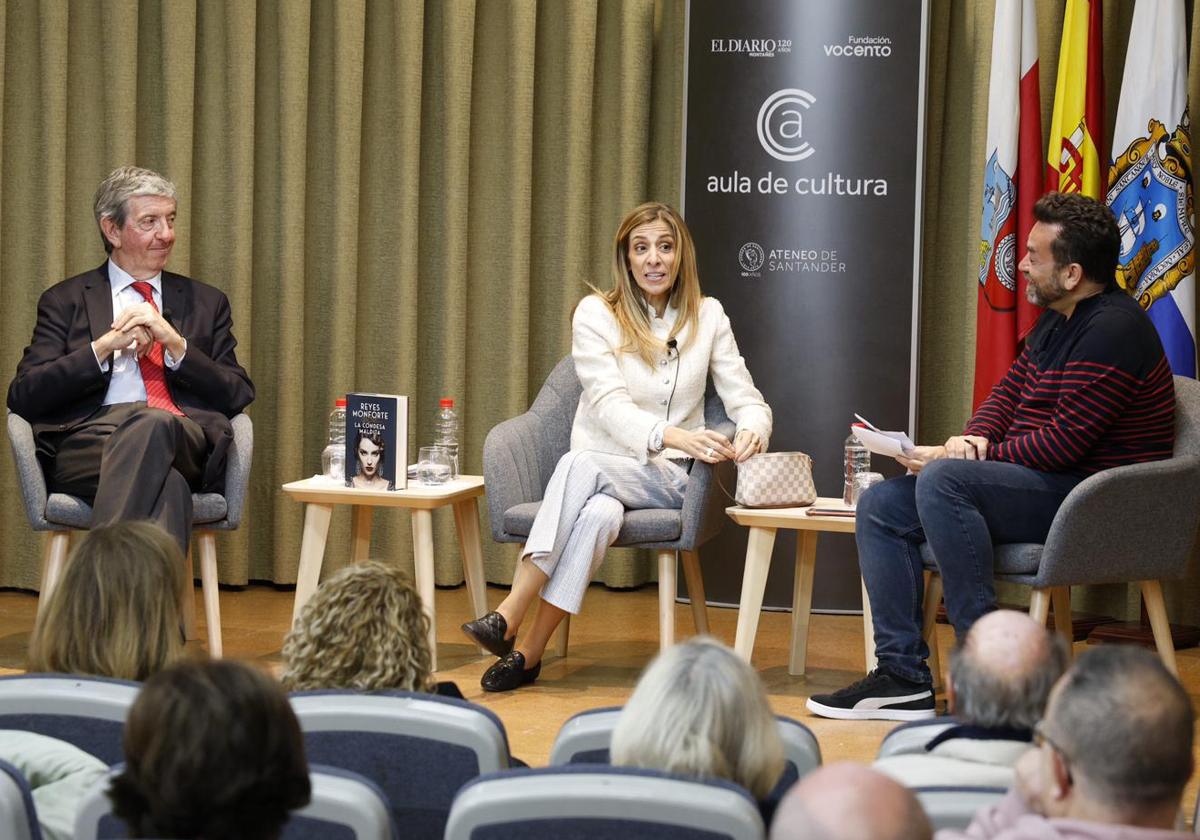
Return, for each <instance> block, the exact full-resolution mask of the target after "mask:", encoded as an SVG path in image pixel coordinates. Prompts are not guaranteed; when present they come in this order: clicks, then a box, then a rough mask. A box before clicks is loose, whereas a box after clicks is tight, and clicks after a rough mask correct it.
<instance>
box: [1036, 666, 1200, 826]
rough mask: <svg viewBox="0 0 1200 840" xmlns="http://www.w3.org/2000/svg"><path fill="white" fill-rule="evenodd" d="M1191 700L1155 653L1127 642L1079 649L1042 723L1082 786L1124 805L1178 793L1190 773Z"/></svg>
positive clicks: (1167, 798) (1143, 803) (1165, 799)
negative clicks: (1079, 652) (1128, 644)
mask: <svg viewBox="0 0 1200 840" xmlns="http://www.w3.org/2000/svg"><path fill="white" fill-rule="evenodd" d="M1193 719H1194V718H1193V712H1192V704H1191V701H1190V700H1189V698H1188V695H1187V692H1186V691H1184V689H1183V686H1182V685H1180V684H1179V680H1177V679H1176V678H1175V677H1174V676H1173V675H1172V674H1171V672H1170V671H1168V670H1167V669H1166V667H1164V666H1163V664H1162V662H1160V661H1159V659H1158V657H1157V656H1155V655H1154V654H1152V653H1150V652H1149V651H1147V650H1143V649H1141V648H1138V647H1130V646H1125V645H1104V646H1101V647H1096V648H1090V649H1089V650H1087V651H1085V652H1084V653H1082V654H1081V655H1080V656H1079V658H1078V659H1077V660H1076V661H1075V665H1074V666H1073V667H1072V668H1071V670H1070V671H1068V672H1067V674H1066V676H1064V677H1063V679H1062V682H1061V683H1060V687H1059V689H1058V691H1057V692H1056V694H1055V697H1054V701H1053V703H1052V704H1051V709H1050V717H1049V719H1048V720H1047V722H1046V726H1047V735H1048V737H1050V738H1051V739H1052V740H1053V741H1054V742H1055V743H1056V744H1057V745H1058V746H1059V747H1061V748H1062V751H1063V753H1064V757H1065V758H1066V759H1067V761H1069V762H1070V764H1071V766H1072V768H1074V769H1075V770H1076V771H1077V772H1076V776H1077V777H1078V776H1082V777H1083V778H1082V780H1080V779H1078V778H1077V779H1076V782H1077V783H1082V785H1083V786H1084V788H1085V790H1087V789H1088V788H1089V787H1090V788H1091V790H1089V791H1088V792H1089V793H1092V794H1093V795H1095V796H1100V797H1105V798H1108V799H1110V800H1112V801H1114V802H1117V803H1120V804H1122V805H1125V806H1133V807H1135V808H1136V807H1145V806H1155V805H1159V804H1162V803H1166V802H1170V801H1172V800H1174V799H1178V798H1179V797H1180V796H1181V795H1182V793H1183V788H1184V785H1186V784H1187V781H1188V779H1189V778H1190V777H1191V775H1192V737H1193V736H1192V727H1193Z"/></svg>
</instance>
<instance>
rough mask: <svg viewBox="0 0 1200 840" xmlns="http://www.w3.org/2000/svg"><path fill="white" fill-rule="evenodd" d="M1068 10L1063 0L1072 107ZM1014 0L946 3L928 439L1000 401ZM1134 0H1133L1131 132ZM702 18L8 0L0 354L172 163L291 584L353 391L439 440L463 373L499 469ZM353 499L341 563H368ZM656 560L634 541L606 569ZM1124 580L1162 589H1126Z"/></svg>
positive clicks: (1123, 10)
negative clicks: (993, 128) (309, 502)
mask: <svg viewBox="0 0 1200 840" xmlns="http://www.w3.org/2000/svg"><path fill="white" fill-rule="evenodd" d="M1192 5H1193V0H1188V11H1189V21H1192V23H1191V24H1190V28H1191V33H1190V34H1191V44H1192V50H1193V52H1192V61H1191V74H1190V77H1189V78H1190V90H1191V92H1192V95H1193V100H1194V101H1198V102H1200V69H1198V68H1200V56H1198V54H1197V52H1196V43H1197V38H1196V37H1195V35H1196V34H1197V27H1196V25H1195V23H1194V18H1193V17H1192V16H1191V12H1192ZM1064 6H1065V0H1045V1H1044V2H1041V3H1040V4H1039V14H1038V18H1039V21H1038V23H1039V39H1040V58H1041V61H1040V69H1041V83H1042V105H1043V110H1044V114H1043V125H1044V126H1046V127H1048V126H1049V112H1050V107H1051V104H1052V96H1053V87H1054V79H1055V69H1056V57H1057V53H1058V36H1059V32H1060V28H1061V23H1062V16H1063V9H1064ZM992 9H993V4H992V2H991V0H968V2H962V0H958V1H957V2H955V1H954V0H931V3H930V26H931V28H930V51H929V73H928V77H929V95H928V115H927V138H928V139H927V171H926V202H925V208H926V216H925V223H924V242H923V253H924V270H923V279H922V283H923V288H922V323H921V331H922V332H921V392H920V406H919V409H920V431H921V436H922V438H924V439H926V440H937V439H943V438H945V437H946V436H948V435H949V434H952V433H954V432H956V431H958V430H959V429H960V427H961V425H962V423H963V421H964V419H965V418H966V416H967V414H968V412H969V410H970V399H971V371H972V370H973V364H974V361H973V354H974V324H975V298H976V291H975V282H974V279H973V278H974V275H975V270H976V269H975V263H976V241H977V239H978V230H977V227H978V207H979V205H980V201H981V189H982V183H981V179H980V170H981V162H982V161H981V156H982V151H983V143H984V132H985V128H986V119H987V113H986V112H987V83H988V71H989V67H988V56H989V55H990V46H991V29H992ZM1132 10H1133V3H1132V2H1131V0H1118V2H1114V1H1113V0H1109V2H1108V3H1107V4H1106V8H1105V18H1104V36H1105V37H1104V50H1105V60H1104V66H1105V74H1106V80H1107V101H1108V106H1109V120H1108V125H1109V126H1110V127H1111V124H1112V116H1113V115H1114V114H1115V111H1116V103H1117V95H1118V92H1119V89H1120V79H1121V70H1122V67H1123V64H1124V58H1125V45H1126V39H1127V37H1128V28H1129V21H1130V18H1131V16H1132ZM684 16H685V3H684V2H683V0H541V2H538V1H537V0H473V1H472V0H428V1H427V2H420V0H392V2H375V0H372V2H366V1H365V0H258V2H254V3H251V2H243V0H170V1H169V2H164V0H157V2H152V0H143V1H142V2H138V0H105V2H104V3H96V2H91V0H74V1H73V2H64V0H7V1H6V2H0V45H2V47H0V49H2V52H0V62H2V63H3V72H2V73H0V102H2V107H0V231H3V234H2V235H0V300H3V306H0V326H2V327H3V331H2V333H0V358H3V359H6V360H8V361H7V362H6V364H7V365H8V369H9V370H10V371H11V370H13V369H15V366H16V362H17V360H18V359H19V357H20V353H21V349H22V348H23V347H24V345H25V343H26V341H27V340H28V336H29V335H30V332H31V329H32V326H33V316H34V306H35V303H36V300H37V297H38V295H39V294H40V293H41V291H42V290H43V289H45V288H46V287H47V286H49V285H50V284H51V283H53V282H56V281H57V280H59V279H61V278H63V277H66V276H69V275H71V274H75V273H77V272H80V271H83V270H86V269H88V268H91V267H94V266H96V265H98V264H99V263H100V262H101V261H102V260H103V250H102V248H101V245H100V241H99V237H98V234H97V232H96V228H95V223H94V221H93V219H92V216H91V196H92V193H93V191H94V189H95V186H96V184H97V183H99V181H100V179H101V178H103V176H104V175H105V174H106V173H107V172H108V171H109V170H111V169H112V168H114V167H115V166H117V165H119V164H123V163H129V162H135V163H139V164H141V165H144V166H149V167H152V168H155V169H158V170H160V171H162V172H164V173H165V174H167V175H168V176H169V177H171V178H172V179H173V180H174V181H175V182H176V184H177V185H178V187H179V189H180V203H179V210H180V213H179V223H178V233H179V236H178V244H177V245H176V248H175V254H174V256H173V257H172V262H171V266H170V267H171V268H172V269H173V270H175V271H179V272H182V273H185V274H189V275H191V276H194V277H196V278H198V279H201V280H205V281H206V282H209V283H212V284H214V285H216V286H219V287H220V288H222V289H223V290H225V291H226V293H227V294H228V295H229V297H230V300H231V302H232V305H233V312H234V319H235V332H236V334H237V336H238V338H239V339H240V342H241V343H240V345H239V348H238V349H239V358H240V360H241V361H242V362H243V364H244V365H245V366H246V368H247V369H248V370H249V371H250V372H251V375H252V376H253V378H254V381H255V384H256V385H257V386H258V398H257V400H256V401H255V403H254V404H253V405H252V406H251V408H250V410H249V413H250V415H251V416H252V418H253V419H254V423H255V457H254V469H253V473H252V479H251V492H250V498H249V501H248V510H247V515H246V519H245V521H244V523H243V525H242V528H241V530H240V531H238V532H237V533H236V534H232V535H228V536H223V537H222V538H221V539H220V541H219V549H218V551H219V555H218V556H219V562H220V571H221V579H222V580H223V581H225V582H228V583H233V584H239V583H244V582H245V581H247V580H249V579H262V580H271V581H276V582H280V583H288V582H292V581H294V580H295V574H296V563H297V558H298V555H299V543H300V531H301V523H302V511H301V509H300V506H299V505H298V504H296V503H295V502H293V501H291V500H290V499H288V498H286V497H285V496H284V495H283V494H282V493H281V492H280V490H279V486H280V485H281V484H283V483H285V482H287V481H290V480H293V479H296V478H299V477H303V476H307V475H311V474H313V473H315V472H316V471H317V470H318V469H319V455H320V451H321V448H322V447H323V445H324V443H325V429H326V416H327V414H328V411H329V409H330V408H331V406H332V402H333V399H334V397H335V396H338V395H340V394H343V393H345V392H347V391H350V390H364V391H382V392H391V393H402V394H407V395H409V398H410V407H411V410H412V415H411V431H410V439H409V447H410V452H411V451H415V447H416V446H419V445H420V444H421V443H425V442H428V441H429V440H430V439H431V438H432V432H433V428H432V426H433V416H434V412H435V409H436V406H437V400H438V398H439V397H442V396H452V397H454V398H455V400H456V403H457V404H458V406H459V408H460V412H461V415H462V419H463V423H464V429H463V457H464V468H465V470H467V471H470V472H479V471H480V470H481V457H480V453H481V449H482V445H483V439H484V437H485V435H486V434H487V431H488V429H490V428H491V427H492V426H493V425H495V424H496V423H497V422H499V421H500V420H503V419H505V418H507V417H511V416H513V415H515V414H518V413H520V412H521V411H523V410H525V408H526V407H527V406H528V404H529V402H530V401H531V400H532V398H533V396H534V395H535V394H536V393H537V390H538V387H539V386H540V384H541V382H542V380H543V378H544V377H545V375H546V374H547V373H548V372H549V370H550V369H551V367H553V365H554V363H555V362H556V361H557V360H558V359H559V358H560V357H561V356H562V355H563V354H564V353H566V352H567V349H568V347H569V339H570V336H569V327H570V324H569V317H570V313H571V311H572V309H573V307H574V305H575V303H576V301H578V299H579V298H580V297H581V296H582V295H583V294H584V293H585V292H586V288H587V284H589V283H592V284H600V285H604V284H605V283H606V282H607V271H606V269H607V260H606V256H607V253H608V248H609V245H610V240H611V237H612V233H613V230H614V229H615V226H616V223H617V220H618V219H619V217H620V215H621V214H622V213H623V212H624V211H625V210H627V209H628V208H629V207H631V206H633V205H634V204H636V203H638V202H640V201H643V200H646V199H650V198H654V199H661V200H665V201H668V202H672V203H676V202H677V200H678V191H679V167H680V147H681V127H682V114H681V104H682V100H683V56H684V25H685V24H684ZM1110 130H1111V129H1110ZM779 408H781V409H784V408H786V407H779ZM0 460H3V465H2V466H0V492H2V493H3V497H4V498H5V499H6V500H7V502H8V503H7V504H5V505H4V506H3V507H2V508H0V541H2V543H3V545H4V546H5V548H4V549H3V550H2V551H0V586H16V587H25V588H31V589H33V588H37V586H38V578H39V560H40V552H41V548H40V544H39V541H38V539H37V537H36V535H34V534H32V532H31V531H30V529H29V527H28V524H27V522H26V521H25V518H24V515H23V511H22V509H21V507H20V505H19V504H18V503H17V497H16V492H17V490H16V481H15V476H14V472H13V469H12V466H11V461H10V460H9V459H0ZM484 515H485V516H486V512H485V514H484ZM346 519H347V517H346V515H345V513H344V512H342V513H341V515H340V516H335V520H334V523H335V524H334V527H333V529H332V531H331V534H330V543H329V550H328V552H327V559H326V565H325V569H326V572H327V573H328V571H329V570H331V569H336V568H338V567H339V566H340V565H341V564H342V563H344V562H345V559H346V554H347V551H346V543H347V542H348V535H349V527H348V522H347V521H346ZM435 520H436V522H437V526H436V527H437V530H436V534H435V538H436V544H435V545H436V551H437V556H438V563H437V580H438V582H439V583H441V584H454V583H457V582H459V581H460V580H461V578H462V574H461V566H460V562H459V555H458V551H457V546H456V541H455V539H454V536H453V526H452V519H451V517H450V515H449V514H448V513H446V514H445V515H442V516H438V517H435ZM481 524H483V525H484V535H485V536H484V541H483V542H484V547H485V558H486V564H487V574H488V578H489V579H490V580H493V581H498V582H506V581H508V580H509V579H510V576H511V571H512V562H513V555H512V553H511V551H510V550H506V549H505V547H503V546H496V545H493V544H491V541H490V540H489V539H488V538H487V533H488V531H487V528H486V523H481ZM373 553H374V554H375V555H376V556H378V557H381V558H383V559H389V560H392V561H394V562H397V563H400V564H403V565H405V566H408V565H409V564H411V562H412V560H411V557H412V549H411V534H410V529H409V524H408V521H407V518H406V517H405V516H404V515H403V514H402V513H398V512H380V513H378V514H377V515H376V525H375V545H374V550H373ZM651 574H652V570H651V568H650V564H649V563H648V562H647V561H646V559H645V558H644V557H640V556H638V555H637V554H634V553H631V552H624V551H614V552H612V556H611V557H610V558H609V560H608V562H606V563H605V565H604V566H603V567H602V570H601V573H600V577H601V579H603V580H604V581H605V582H606V583H609V584H612V585H618V586H630V585H636V584H639V583H642V582H644V581H645V580H647V579H648V578H649V577H650V575H651ZM1197 588H1198V587H1197V586H1196V584H1195V583H1194V582H1192V581H1188V582H1186V583H1185V584H1183V585H1180V586H1176V587H1174V588H1173V589H1172V590H1171V591H1170V593H1169V597H1171V599H1172V601H1173V603H1172V607H1173V611H1172V615H1173V616H1176V617H1180V618H1185V619H1188V620H1191V621H1200V607H1198V606H1192V605H1193V604H1196V603H1198V602H1200V599H1197V598H1195V597H1193V596H1194V594H1195V591H1196V589H1197ZM1081 597H1082V596H1081ZM1097 598H1099V599H1101V600H1102V601H1103V602H1104V605H1105V606H1106V607H1107V608H1109V609H1110V610H1111V609H1119V610H1122V611H1125V610H1127V609H1128V608H1129V605H1130V603H1131V602H1130V601H1129V596H1127V594H1126V589H1125V587H1119V588H1101V591H1100V592H1099V593H1098V594H1093V595H1092V596H1089V597H1088V599H1087V600H1089V602H1091V601H1094V600H1096V599H1097Z"/></svg>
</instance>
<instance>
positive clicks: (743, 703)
mask: <svg viewBox="0 0 1200 840" xmlns="http://www.w3.org/2000/svg"><path fill="white" fill-rule="evenodd" d="M611 754H612V763H613V764H615V765H626V766H631V767H647V768H653V769H657V770H666V771H669V772H674V773H681V774H684V775H688V776H696V777H699V778H714V777H715V778H721V779H727V780H729V781H731V782H734V783H736V784H739V785H741V786H742V787H744V788H746V789H747V790H749V791H750V792H751V793H752V794H754V796H756V797H757V798H759V799H763V798H765V797H766V796H767V794H768V793H770V792H771V789H772V788H773V787H774V786H775V784H776V782H778V781H779V776H780V774H781V773H782V772H783V767H784V757H783V742H782V741H781V740H780V738H779V727H778V724H777V723H776V722H775V716H774V715H773V714H772V713H771V707H770V705H769V704H768V703H767V694H766V691H765V690H764V689H763V685H762V682H761V681H760V680H759V678H758V674H756V673H755V672H754V671H753V670H752V669H751V668H750V666H749V665H748V664H747V663H746V662H744V661H743V660H742V659H741V657H739V656H738V655H737V654H735V653H734V652H733V651H732V650H730V649H729V648H727V647H725V646H724V645H723V644H721V643H720V642H718V641H716V640H715V639H712V638H710V637H704V636H701V637H697V638H693V639H689V640H688V641H687V642H685V643H684V644H681V645H676V646H675V647H672V648H668V649H667V650H665V651H663V652H662V653H661V654H659V656H658V658H657V659H655V660H654V662H652V663H651V664H650V667H648V668H647V669H646V671H645V672H644V673H643V674H642V677H641V679H640V680H638V684H637V687H636V688H635V689H634V690H633V696H632V697H630V698H629V702H628V703H627V704H626V706H625V709H624V710H623V711H622V712H621V717H620V719H619V720H618V721H617V727H616V729H615V730H613V738H612V750H611Z"/></svg>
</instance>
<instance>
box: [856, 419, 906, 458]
mask: <svg viewBox="0 0 1200 840" xmlns="http://www.w3.org/2000/svg"><path fill="white" fill-rule="evenodd" d="M854 416H855V417H858V415H857V414H856V415H854ZM859 419H860V420H862V418H861V417H859ZM863 422H864V423H865V422H867V421H865V420H863ZM850 431H851V432H853V433H854V436H855V437H856V438H858V440H859V442H860V443H861V444H862V445H863V446H865V447H867V449H869V450H871V451H872V452H874V453H876V454H877V455H887V456H888V457H889V458H895V457H896V456H897V455H904V454H907V453H909V452H912V450H913V442H912V441H911V440H910V439H909V437H908V435H907V434H906V433H905V432H885V431H881V430H880V429H876V428H875V427H874V426H871V427H869V428H868V427H867V426H851V427H850Z"/></svg>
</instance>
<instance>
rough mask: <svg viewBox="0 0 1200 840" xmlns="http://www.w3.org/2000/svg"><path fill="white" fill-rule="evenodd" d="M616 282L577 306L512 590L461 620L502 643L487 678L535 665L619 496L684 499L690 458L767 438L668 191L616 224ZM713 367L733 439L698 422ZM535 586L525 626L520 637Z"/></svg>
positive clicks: (735, 453) (759, 406)
mask: <svg viewBox="0 0 1200 840" xmlns="http://www.w3.org/2000/svg"><path fill="white" fill-rule="evenodd" d="M612 273H613V288H612V290H611V291H608V292H596V293H595V294H591V295H588V296H587V297H585V298H584V299H583V300H582V301H580V303H579V306H578V307H577V308H576V310H575V316H574V319H573V321H572V341H571V355H572V356H573V357H574V360H575V371H576V373H577V374H578V376H579V381H580V383H581V384H582V385H583V393H582V394H581V395H580V397H579V407H578V408H577V409H576V411H575V422H574V425H573V427H572V429H571V451H570V452H568V453H567V454H566V455H564V456H563V457H562V459H561V460H560V461H559V462H558V466H557V467H556V468H555V471H554V475H553V476H552V477H551V479H550V483H549V484H548V485H547V487H546V493H545V498H544V499H543V501H542V506H541V508H540V509H539V510H538V514H537V517H536V518H535V519H534V522H533V527H532V529H531V531H530V534H529V540H528V542H527V543H526V544H525V548H524V551H523V553H522V555H521V560H520V561H519V567H518V569H517V573H516V575H515V579H514V582H513V588H512V591H511V592H510V593H509V595H508V597H506V598H505V599H504V600H503V601H502V602H501V603H500V605H499V606H498V607H497V608H496V610H495V612H489V613H488V614H487V615H485V616H482V617H481V618H478V619H475V620H474V621H470V622H467V623H466V624H464V625H463V631H464V632H465V633H466V634H467V635H468V636H470V637H471V638H472V639H474V640H475V641H476V642H478V643H479V644H481V645H483V646H484V647H486V648H487V649H488V650H490V651H491V652H492V653H494V654H496V655H497V656H499V657H501V658H500V661H499V662H497V663H495V664H494V665H492V667H491V668H489V669H488V671H487V673H485V674H484V675H483V679H482V685H483V687H484V689H486V690H488V691H508V690H510V689H513V688H517V687H518V686H521V685H525V684H527V683H531V682H533V681H534V680H535V679H537V676H538V674H539V673H540V671H541V661H542V653H543V651H544V650H545V648H546V644H547V642H548V641H549V639H550V637H551V635H552V634H553V632H554V630H555V628H556V627H558V624H559V622H560V621H562V619H563V617H564V616H566V615H567V614H568V613H576V612H578V611H579V606H580V603H581V602H582V600H583V593H584V591H585V590H586V589H587V586H588V583H589V582H590V581H591V578H592V574H593V572H594V571H595V569H596V567H597V566H599V565H600V562H601V561H602V560H603V559H604V551H605V549H607V548H608V546H610V545H612V543H613V542H614V541H615V540H616V538H617V533H618V531H620V528H621V520H622V518H623V516H624V514H625V510H626V509H641V508H671V507H676V508H677V507H680V506H681V505H682V504H683V492H684V488H685V487H686V485H687V478H688V469H689V467H690V466H691V462H692V460H697V459H698V460H701V461H705V462H707V463H710V464H715V463H717V462H719V461H725V460H730V459H732V460H736V461H738V462H741V461H744V460H746V459H747V458H749V457H750V456H751V455H753V454H754V453H756V452H760V451H763V450H765V449H766V445H767V439H768V438H769V436H770V434H771V409H770V407H768V406H767V404H766V402H764V400H763V397H762V394H761V393H759V391H758V389H757V388H755V387H754V382H753V381H752V380H751V378H750V373H749V372H748V371H747V370H746V363H745V360H743V359H742V356H741V354H740V353H739V352H738V347H737V342H736V341H734V338H733V332H732V330H731V329H730V327H729V318H728V317H727V316H726V315H725V311H724V309H723V308H722V307H721V304H720V303H719V302H718V301H717V300H716V299H715V298H711V297H709V298H706V297H704V296H702V295H701V293H700V280H699V277H698V275H697V272H696V252H695V247H694V246H693V244H692V238H691V235H690V234H689V233H688V229H687V226H686V225H685V224H684V222H683V219H682V218H680V216H679V214H678V213H677V212H675V210H673V209H672V208H670V207H668V206H666V205H665V204H657V203H649V204H643V205H641V206H640V207H637V208H635V209H634V210H632V211H631V212H630V213H629V214H628V215H626V216H625V218H624V220H623V221H622V222H621V225H620V227H619V228H618V230H617V235H616V239H615V242H614V248H613V264H612ZM710 376H711V377H712V380H713V384H714V386H715V387H716V390H717V394H718V395H719V396H720V397H721V401H722V403H724V406H725V412H726V413H727V414H728V415H729V417H730V418H731V419H732V420H733V421H734V422H735V423H736V424H737V432H736V433H735V435H734V438H733V440H732V441H730V440H729V439H728V438H726V437H725V436H724V435H722V434H720V433H719V432H716V431H713V430H711V429H705V428H704V391H705V386H706V383H707V380H708V378H709V377H710ZM539 595H540V596H541V605H540V606H539V608H538V612H537V616H536V617H535V619H534V621H533V626H532V627H531V628H530V629H529V631H528V632H527V633H525V634H522V636H521V639H520V641H519V642H518V641H517V639H516V634H517V630H518V629H519V628H520V626H521V623H522V621H523V620H524V618H525V615H526V613H527V612H528V611H529V608H530V606H532V605H533V603H534V601H535V600H537V599H538V596H539Z"/></svg>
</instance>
